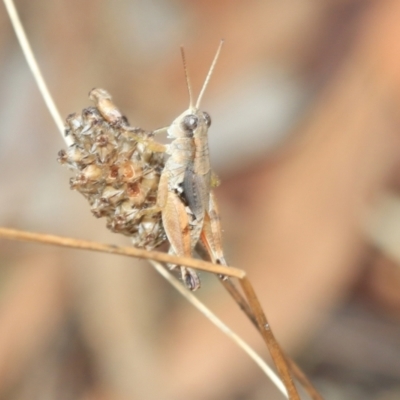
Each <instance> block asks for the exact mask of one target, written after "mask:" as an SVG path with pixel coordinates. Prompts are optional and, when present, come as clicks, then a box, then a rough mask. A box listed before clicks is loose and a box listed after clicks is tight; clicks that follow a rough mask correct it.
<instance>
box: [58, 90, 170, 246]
mask: <svg viewBox="0 0 400 400" xmlns="http://www.w3.org/2000/svg"><path fill="white" fill-rule="evenodd" d="M90 98H91V99H92V100H93V101H94V102H95V104H96V107H88V108H85V109H84V110H83V111H82V114H81V115H78V114H76V113H74V114H70V115H69V116H68V117H67V121H66V134H68V135H71V136H72V137H73V140H74V143H73V145H71V146H70V147H69V148H68V149H67V151H64V150H61V151H60V152H59V153H58V161H59V162H60V163H61V164H66V165H67V166H68V167H69V168H70V169H71V170H72V171H73V172H74V173H75V175H74V177H72V178H71V180H70V185H71V189H75V190H77V191H79V192H80V193H81V194H82V195H83V196H85V197H86V199H87V200H88V202H89V204H90V206H91V211H92V213H93V215H94V216H95V217H97V218H101V217H105V218H106V219H107V227H108V228H109V229H111V230H112V231H114V232H117V233H122V234H124V235H127V236H130V237H131V238H132V242H133V244H134V245H135V246H138V247H144V248H147V249H152V248H155V247H157V246H158V245H160V244H161V243H162V242H164V241H165V240H166V236H165V232H164V229H163V226H162V222H161V215H160V212H151V209H152V207H155V205H156V199H157V189H158V183H159V180H160V174H161V171H162V170H163V168H164V164H165V160H164V154H163V153H160V152H154V151H153V148H154V149H157V148H158V147H157V143H156V142H153V140H152V134H151V133H149V132H146V131H144V130H142V129H140V128H133V127H130V126H129V125H128V122H127V120H126V118H124V117H123V116H122V114H121V113H120V111H119V110H118V108H117V107H116V106H115V105H114V104H113V103H112V102H111V96H110V95H109V94H108V93H107V92H106V91H105V90H103V89H93V90H92V91H91V92H90ZM146 143H148V144H149V145H146ZM153 144H154V146H153Z"/></svg>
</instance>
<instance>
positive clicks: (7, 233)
mask: <svg viewBox="0 0 400 400" xmlns="http://www.w3.org/2000/svg"><path fill="white" fill-rule="evenodd" d="M0 237H2V238H5V239H12V240H20V241H28V242H36V243H42V244H50V245H56V246H61V247H70V248H76V249H85V250H92V251H100V252H106V253H113V254H119V255H124V256H129V257H137V258H145V259H148V260H149V262H150V263H151V264H152V265H153V267H154V268H155V269H156V271H157V272H158V273H160V274H161V275H162V276H163V277H164V278H165V279H166V280H167V281H168V282H169V283H171V285H172V286H174V288H175V289H176V290H178V291H179V292H180V293H181V294H182V295H183V296H184V297H185V298H186V299H187V300H188V301H189V302H190V303H192V304H193V305H194V306H195V307H196V308H197V309H198V310H199V311H200V312H201V313H202V314H203V315H205V316H206V318H208V319H209V320H210V321H211V322H212V323H213V324H214V325H216V326H217V327H218V328H219V329H220V330H221V331H222V332H224V333H225V334H226V335H227V336H229V337H230V338H231V339H232V340H233V341H234V342H235V343H236V344H237V345H238V346H239V347H240V348H242V349H243V350H244V351H245V352H246V353H247V354H248V355H249V357H250V358H252V359H253V360H254V362H255V363H256V364H257V365H258V366H259V367H260V368H261V370H262V371H263V372H264V373H265V374H266V375H267V376H268V377H269V378H270V379H271V381H272V382H273V383H274V384H275V385H276V386H277V388H278V389H279V390H280V391H281V392H282V394H283V395H284V396H285V397H286V398H288V396H287V390H286V388H285V385H284V384H283V382H282V381H281V380H280V379H279V377H278V376H277V375H276V374H275V372H274V371H273V370H272V369H271V368H270V367H269V366H268V364H266V363H265V361H264V360H263V359H262V358H261V357H260V356H259V355H258V354H257V353H256V352H255V351H254V350H253V349H252V348H251V347H250V346H249V345H248V344H247V343H246V342H245V341H244V340H243V339H241V338H240V337H239V336H238V335H236V334H235V333H234V332H233V331H232V330H231V329H230V328H229V327H227V326H226V325H225V324H224V323H223V322H222V321H221V320H220V319H219V318H218V317H217V316H216V315H214V314H213V313H212V312H211V311H210V310H209V309H208V308H207V307H206V306H205V305H204V304H203V303H201V302H200V301H199V300H198V299H197V298H196V297H195V296H194V295H193V294H192V292H190V291H189V290H187V289H185V288H184V287H183V286H182V284H181V283H180V282H179V281H178V280H177V279H175V278H174V277H173V276H172V275H171V274H170V273H169V272H168V271H167V270H166V269H165V268H164V267H163V266H162V265H161V264H160V263H159V262H163V263H177V264H178V263H179V264H181V265H186V266H189V267H192V268H195V269H200V270H203V271H207V272H214V273H215V271H213V270H214V269H215V268H216V269H218V270H221V269H223V270H224V271H221V272H219V273H223V274H224V275H227V274H229V273H232V272H233V274H231V275H236V277H237V278H239V279H241V278H240V277H243V276H245V273H244V271H241V270H239V269H237V268H232V267H229V268H227V267H220V266H217V265H214V264H211V263H208V262H205V261H200V260H195V259H191V258H183V257H176V256H171V255H169V254H166V253H161V252H156V251H146V250H141V249H136V248H134V247H119V246H113V245H105V244H100V243H95V242H88V241H83V240H77V239H71V238H65V237H59V236H54V235H43V234H38V233H31V232H24V231H19V230H16V229H7V228H0ZM157 261H159V262H157ZM235 272H236V273H235ZM290 399H291V398H290Z"/></svg>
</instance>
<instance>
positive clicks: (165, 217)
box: [161, 191, 200, 291]
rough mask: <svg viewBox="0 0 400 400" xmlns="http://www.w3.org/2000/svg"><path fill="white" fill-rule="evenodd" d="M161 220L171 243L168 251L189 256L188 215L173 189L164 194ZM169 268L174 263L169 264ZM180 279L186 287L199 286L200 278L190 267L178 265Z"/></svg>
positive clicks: (172, 266)
mask: <svg viewBox="0 0 400 400" xmlns="http://www.w3.org/2000/svg"><path fill="white" fill-rule="evenodd" d="M161 216H162V222H163V225H164V230H165V233H166V235H167V238H168V241H169V242H170V244H171V248H170V250H169V252H170V253H171V254H175V255H177V256H183V257H191V256H192V245H191V242H192V240H191V234H190V233H191V232H190V224H189V216H188V214H187V212H186V208H185V204H184V203H183V202H182V200H181V198H180V197H179V195H178V194H177V193H175V192H173V191H168V193H167V194H166V199H165V203H164V205H163V207H162V214H161ZM169 267H170V268H171V269H174V268H176V267H177V266H176V265H171V266H169ZM179 268H180V270H181V276H182V280H183V282H184V283H185V285H186V287H187V288H188V289H190V290H192V291H195V290H197V289H199V288H200V278H199V276H198V275H197V273H196V271H194V270H193V269H191V268H187V267H183V266H179Z"/></svg>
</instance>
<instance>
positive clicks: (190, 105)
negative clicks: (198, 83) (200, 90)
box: [181, 46, 193, 109]
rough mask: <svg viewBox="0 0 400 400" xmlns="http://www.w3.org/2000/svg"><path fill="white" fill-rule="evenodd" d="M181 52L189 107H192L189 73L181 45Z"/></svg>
mask: <svg viewBox="0 0 400 400" xmlns="http://www.w3.org/2000/svg"><path fill="white" fill-rule="evenodd" d="M181 54H182V61H183V69H184V70H185V77H186V85H187V88H188V92H189V108H190V109H192V108H193V93H192V86H191V85H190V80H189V74H188V70H187V64H186V57H185V49H184V48H183V46H181Z"/></svg>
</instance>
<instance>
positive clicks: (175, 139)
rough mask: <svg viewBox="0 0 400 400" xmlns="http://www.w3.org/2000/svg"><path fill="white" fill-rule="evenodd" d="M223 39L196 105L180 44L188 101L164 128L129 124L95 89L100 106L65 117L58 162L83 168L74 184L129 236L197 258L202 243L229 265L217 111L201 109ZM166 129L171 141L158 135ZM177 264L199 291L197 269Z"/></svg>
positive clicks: (136, 242)
mask: <svg viewBox="0 0 400 400" xmlns="http://www.w3.org/2000/svg"><path fill="white" fill-rule="evenodd" d="M222 43H223V42H222V41H221V43H220V45H219V47H218V50H217V53H216V55H215V57H214V60H213V62H212V64H211V67H210V69H209V72H208V74H207V77H206V79H205V81H204V84H203V87H202V89H201V91H200V94H199V96H198V99H197V101H196V103H195V104H194V103H193V96H192V89H191V85H190V82H189V76H188V72H187V67H186V60H185V54H184V51H183V48H181V52H182V59H183V64H184V70H185V76H186V82H187V87H188V92H189V100H190V104H189V108H188V109H187V110H186V111H184V112H183V113H182V114H181V115H179V116H178V117H177V118H175V119H174V121H173V122H172V124H171V125H170V126H167V127H165V128H161V129H158V130H155V131H152V132H147V131H144V130H143V129H141V128H134V127H131V126H130V125H129V123H128V120H127V119H126V118H125V117H124V116H123V115H122V113H121V112H120V111H119V109H118V108H117V107H116V106H115V105H114V103H113V102H112V100H111V96H110V95H109V94H108V92H106V91H105V90H104V89H93V90H92V91H91V92H90V93H89V97H90V99H91V100H92V101H94V103H95V105H96V107H91V108H87V109H85V110H83V112H82V115H81V116H78V115H76V114H71V115H70V116H69V117H68V118H67V128H66V135H69V136H71V137H72V142H73V145H71V146H70V148H69V149H68V151H67V152H65V151H63V150H62V151H61V152H60V153H59V161H60V162H61V163H67V164H68V165H69V166H70V168H71V169H74V170H76V171H77V175H76V177H75V178H73V179H72V180H71V188H73V189H77V190H78V191H80V192H81V193H82V194H83V195H84V196H85V197H86V198H87V199H88V200H89V203H90V205H91V206H92V212H93V214H94V215H95V216H96V217H107V227H108V228H110V229H111V230H113V231H115V232H119V233H123V234H125V235H127V236H131V237H132V240H133V244H134V245H136V246H138V247H145V248H148V249H151V248H154V247H157V246H158V245H159V244H161V243H162V242H163V241H164V240H165V239H168V242H169V243H170V250H169V252H170V253H171V254H174V255H177V256H185V257H191V256H192V254H193V252H194V251H195V248H196V247H200V248H201V249H202V250H205V251H206V253H207V254H208V257H209V258H210V259H211V260H212V261H213V262H215V263H219V264H223V265H226V262H225V259H224V255H223V251H222V239H221V227H220V221H219V212H218V208H217V203H216V200H215V196H214V193H213V188H214V187H216V186H218V184H219V182H218V178H217V177H216V175H215V174H214V173H213V172H212V170H211V166H210V158H209V147H208V129H209V127H210V125H211V118H210V116H209V114H208V113H206V112H203V111H201V110H200V109H199V107H200V102H201V99H202V97H203V94H204V91H205V89H206V87H207V85H208V82H209V80H210V77H211V75H212V72H213V70H214V68H215V65H216V62H217V59H218V56H219V54H220V51H221V46H222ZM161 132H166V133H167V138H169V139H172V141H171V142H170V144H168V145H163V144H161V143H158V142H157V141H155V140H154V137H155V136H156V135H157V134H159V133H161ZM169 267H170V268H171V269H173V268H176V267H177V266H176V265H169ZM179 268H180V271H181V276H182V279H183V282H184V283H185V285H186V286H187V287H188V288H189V289H190V290H197V289H198V288H199V287H200V279H199V277H198V275H197V273H196V272H195V271H194V270H192V269H191V268H187V267H183V266H179Z"/></svg>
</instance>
